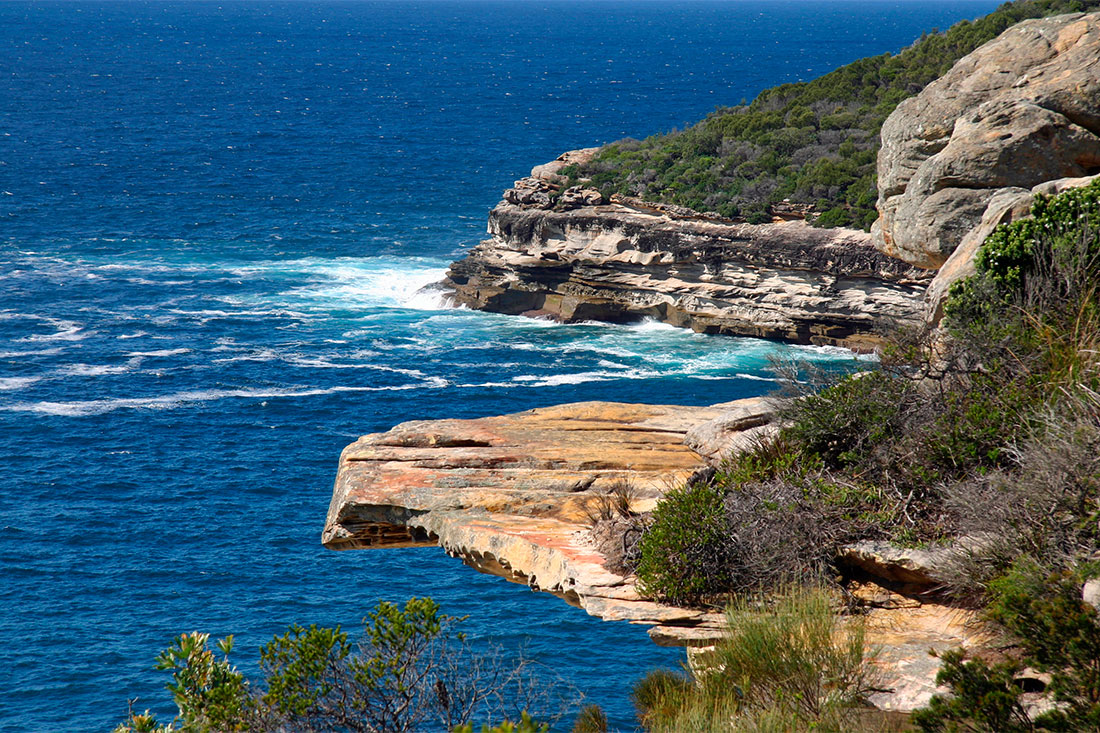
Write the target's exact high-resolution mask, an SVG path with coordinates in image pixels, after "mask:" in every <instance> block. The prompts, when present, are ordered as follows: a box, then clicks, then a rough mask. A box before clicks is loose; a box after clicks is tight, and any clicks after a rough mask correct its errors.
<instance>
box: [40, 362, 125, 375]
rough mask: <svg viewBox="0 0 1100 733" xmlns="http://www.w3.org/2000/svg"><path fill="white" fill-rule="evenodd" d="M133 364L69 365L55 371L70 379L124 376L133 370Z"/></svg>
mask: <svg viewBox="0 0 1100 733" xmlns="http://www.w3.org/2000/svg"><path fill="white" fill-rule="evenodd" d="M134 366H135V363H134V362H133V361H131V363H129V364H124V365H115V366H109V365H106V364H69V365H68V366H63V367H61V368H60V369H58V370H57V373H58V374H64V375H66V376H72V377H100V376H103V375H105V374H124V373H126V372H128V371H130V370H131V369H133V368H134Z"/></svg>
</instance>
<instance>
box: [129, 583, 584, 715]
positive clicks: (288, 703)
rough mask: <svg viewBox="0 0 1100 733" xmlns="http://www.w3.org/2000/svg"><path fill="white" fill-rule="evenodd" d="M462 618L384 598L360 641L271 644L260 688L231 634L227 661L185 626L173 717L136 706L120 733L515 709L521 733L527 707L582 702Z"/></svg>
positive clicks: (304, 632) (321, 630)
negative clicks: (232, 660)
mask: <svg viewBox="0 0 1100 733" xmlns="http://www.w3.org/2000/svg"><path fill="white" fill-rule="evenodd" d="M460 621H462V619H460V618H456V617H453V616H447V615H445V614H443V613H441V612H440V607H439V604H437V603H436V602H435V601H433V600H432V599H430V598H412V599H410V600H409V601H408V602H407V603H406V604H405V606H404V608H401V607H398V606H397V605H395V604H392V603H388V602H385V601H383V602H381V603H379V604H378V606H377V607H376V608H375V609H374V610H373V611H371V612H370V613H369V614H368V615H367V618H366V619H364V624H365V628H364V633H363V636H362V638H361V639H360V641H359V642H358V643H352V642H350V641H349V640H348V635H347V634H346V633H345V632H344V631H342V630H341V629H340V628H339V627H337V628H325V627H318V626H316V625H314V626H310V627H308V628H305V627H302V626H297V625H295V626H291V627H290V628H289V629H288V630H287V632H286V633H285V634H283V635H281V636H276V637H274V638H273V639H272V640H271V642H269V643H268V644H266V645H265V646H264V647H263V648H262V649H261V653H260V667H261V669H262V670H263V671H264V680H263V681H262V683H261V684H256V685H250V684H249V682H248V681H247V680H246V679H245V678H244V676H243V675H242V674H241V673H240V672H238V671H237V669H236V668H235V667H233V666H231V665H230V664H229V659H228V655H229V652H230V650H231V649H232V644H233V640H232V637H228V638H226V639H224V640H222V641H220V642H217V645H216V646H217V649H218V650H219V651H221V652H222V655H223V656H222V657H221V658H218V657H217V656H216V655H215V653H214V652H213V651H212V650H210V649H209V648H208V641H209V635H207V634H201V633H194V634H184V635H182V636H180V637H178V638H177V639H176V640H175V642H174V643H173V646H171V647H169V648H168V649H167V650H165V651H164V652H163V653H162V654H161V655H160V656H158V657H157V668H158V669H163V670H171V671H172V672H173V676H172V681H171V682H170V683H169V684H168V689H169V690H170V691H171V692H172V696H173V699H174V700H175V702H176V705H177V707H178V708H179V715H178V716H177V718H176V720H175V721H174V723H173V724H172V725H168V726H161V725H160V724H159V723H158V722H157V720H156V718H155V717H154V716H152V715H150V714H149V713H148V712H146V713H144V714H136V713H134V712H133V711H131V713H130V716H129V718H128V719H127V721H126V722H125V723H124V724H122V725H121V726H119V727H118V728H117V729H116V733H169V732H170V731H173V730H175V728H173V725H176V724H178V725H179V726H180V729H182V730H185V731H197V732H199V733H206V732H207V731H219V732H220V731H237V730H248V731H283V730H295V731H352V732H354V733H404V732H406V731H413V730H426V729H430V730H447V731H449V730H453V729H455V728H457V727H460V726H463V725H465V724H467V723H468V721H470V720H471V719H472V718H473V717H475V716H479V717H480V718H482V719H488V720H489V722H490V724H492V723H493V721H494V719H495V720H501V721H504V720H506V719H507V717H508V716H511V717H512V718H513V719H519V720H520V721H521V723H520V724H519V727H518V728H516V729H515V730H517V731H526V730H527V728H525V727H523V726H524V725H526V724H527V723H529V722H530V720H529V718H523V717H521V716H522V714H523V713H524V712H525V711H526V710H528V709H539V710H540V714H544V715H545V714H547V713H548V712H549V713H557V715H560V712H563V711H564V710H565V708H566V707H567V706H568V705H569V704H571V703H575V702H576V701H577V700H576V699H574V698H575V695H574V694H573V693H574V691H573V690H572V688H569V687H567V686H563V685H562V684H561V683H560V681H559V680H556V679H546V677H545V676H544V675H539V674H537V670H536V669H535V668H534V666H533V663H532V662H530V661H529V660H526V659H523V658H521V659H520V660H519V662H518V663H514V664H506V663H504V662H503V661H501V659H502V657H503V655H501V654H500V651H499V650H498V649H488V650H486V651H475V650H474V649H472V648H471V647H470V645H469V644H468V643H467V641H466V637H465V635H464V634H462V633H460V632H457V631H455V629H454V627H455V625H456V624H457V623H459V622H460ZM554 706H556V707H557V708H558V709H557V710H551V711H547V710H546V708H547V707H554ZM557 715H549V717H550V719H551V720H554V719H556V717H557ZM524 721H526V723H525V722H524ZM531 725H532V726H534V724H531ZM504 729H505V730H507V728H504ZM531 729H532V730H539V728H538V727H537V726H535V727H533V728H531Z"/></svg>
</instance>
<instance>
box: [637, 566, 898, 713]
mask: <svg viewBox="0 0 1100 733" xmlns="http://www.w3.org/2000/svg"><path fill="white" fill-rule="evenodd" d="M727 623H728V625H729V633H728V634H727V635H726V636H725V637H724V638H722V639H720V640H719V641H718V643H717V644H716V646H715V647H714V649H713V651H710V652H708V653H707V655H706V658H705V659H704V660H702V670H701V671H699V672H698V673H696V674H695V675H693V676H691V677H689V676H688V675H684V674H680V673H677V672H673V671H670V670H655V671H654V672H651V673H650V674H648V675H647V676H645V677H643V678H642V679H641V680H639V681H638V682H637V683H636V684H635V686H634V690H633V694H632V698H633V700H634V704H635V708H636V709H637V712H638V719H639V720H640V721H641V722H642V724H643V725H644V726H645V728H646V730H649V731H696V732H698V733H707V732H709V731H714V732H716V733H717V731H746V732H748V731H796V730H815V731H822V732H823V733H825V732H828V731H835V732H836V733H841V732H842V731H843V732H853V731H861V730H872V729H875V730H881V729H882V728H881V727H877V726H876V727H874V728H872V727H870V726H869V722H868V721H866V720H864V719H863V717H862V711H861V709H860V703H862V701H863V699H864V698H865V697H866V695H868V694H869V693H870V692H872V691H873V690H874V687H875V678H874V675H873V673H872V672H871V670H872V667H871V666H870V665H869V664H868V662H869V660H868V658H867V655H866V650H865V648H864V642H863V627H862V624H861V622H860V620H859V619H858V617H849V618H844V617H841V616H839V615H837V614H836V613H835V612H834V598H833V597H832V596H831V595H830V593H828V592H827V591H826V590H824V589H823V588H819V587H817V588H814V587H811V588H791V589H788V590H787V591H786V592H782V593H780V594H778V595H777V596H773V597H772V598H771V599H770V600H768V601H767V602H765V601H763V600H760V599H752V600H750V599H740V600H738V601H736V602H734V603H733V604H732V605H731V606H730V607H729V608H728V609H727Z"/></svg>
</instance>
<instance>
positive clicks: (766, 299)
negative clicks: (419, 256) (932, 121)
mask: <svg viewBox="0 0 1100 733" xmlns="http://www.w3.org/2000/svg"><path fill="white" fill-rule="evenodd" d="M569 155H570V154H569V153H567V154H566V155H565V156H563V158H567V157H568V156H569ZM545 169H546V166H537V167H536V168H535V169H534V170H533V171H532V173H533V174H539V173H540V171H545ZM542 175H544V176H547V175H549V176H555V175H556V174H554V173H545V172H543V173H542ZM554 185H555V184H554V182H553V181H552V180H548V179H546V178H538V177H536V176H532V177H531V178H527V179H523V180H522V181H517V182H516V187H515V188H512V189H509V190H507V191H505V196H504V200H503V201H501V202H500V203H499V204H498V205H497V206H496V207H495V208H494V209H493V210H492V211H491V212H490V214H489V226H488V230H489V234H490V237H491V238H490V239H488V240H486V241H484V242H482V243H481V244H480V245H479V246H477V247H475V248H474V249H473V250H471V251H470V253H469V254H468V255H467V256H466V257H465V258H464V259H462V260H460V261H458V262H455V263H454V264H453V265H452V266H451V269H450V272H449V273H448V275H447V279H446V280H445V281H444V285H445V287H447V288H448V289H449V290H450V291H451V292H452V295H451V297H452V299H453V301H454V302H455V303H457V304H459V305H463V306H467V307H470V308H474V309H477V310H487V311H493V312H496V313H506V314H512V315H521V314H522V315H531V316H540V317H548V318H553V319H556V320H561V321H564V322H576V321H586V320H596V321H609V322H627V321H636V320H640V319H642V318H652V319H654V320H657V321H661V322H664V323H670V324H672V325H675V326H682V327H686V328H691V329H693V330H695V331H697V332H701V333H711V334H726V335H736V336H755V337H760V338H769V339H777V340H783V341H790V342H794V343H800V344H818V345H834V346H845V347H848V348H852V349H855V350H859V351H868V350H872V349H873V348H874V346H875V345H877V344H878V343H879V338H878V336H877V335H876V334H877V331H878V330H879V329H880V328H881V327H882V326H883V324H884V323H891V324H899V323H901V324H915V323H918V322H919V321H920V320H921V318H922V317H923V313H924V305H923V297H924V293H925V290H926V288H927V285H928V283H929V281H930V280H931V278H932V275H931V273H929V272H927V271H925V270H921V269H919V268H916V267H912V266H910V265H908V264H906V263H904V262H901V261H900V260H896V259H894V258H891V257H888V256H886V255H883V254H882V253H880V252H879V251H878V250H876V249H875V247H874V245H873V243H872V240H871V237H870V235H868V234H866V233H865V232H862V231H857V230H852V229H818V228H814V227H812V226H810V225H809V224H807V223H806V222H805V221H802V220H799V219H794V220H778V217H777V221H775V222H774V223H771V224H747V223H743V222H733V221H729V220H723V219H721V218H719V217H716V216H707V215H703V214H699V213H697V212H691V211H689V210H682V209H680V208H679V207H669V206H662V207H658V206H656V205H652V204H646V203H645V202H639V201H636V200H632V199H628V198H625V197H618V196H616V197H613V200H612V201H610V202H606V203H605V202H603V201H602V197H600V195H599V193H598V192H595V191H591V190H590V189H582V190H581V191H567V192H564V193H561V195H560V198H567V197H572V198H570V199H569V200H568V201H567V203H566V204H565V205H564V207H563V205H562V204H561V203H558V204H555V205H552V206H551V205H549V194H548V193H547V192H550V193H554V192H555V189H554V188H553V186H554ZM539 194H542V195H541V196H540V195H539ZM559 201H560V199H559ZM597 202H598V203H597Z"/></svg>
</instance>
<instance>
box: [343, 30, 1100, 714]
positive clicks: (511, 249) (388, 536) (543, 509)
mask: <svg viewBox="0 0 1100 733" xmlns="http://www.w3.org/2000/svg"><path fill="white" fill-rule="evenodd" d="M1097 58H1100V14H1092V15H1083V14H1079V13H1078V14H1070V15H1063V16H1058V17H1055V18H1048V19H1044V20H1036V21H1026V22H1024V23H1020V24H1019V25H1017V26H1014V27H1013V28H1012V29H1010V30H1008V31H1007V32H1005V33H1004V34H1002V36H1000V37H999V38H998V39H996V40H994V41H991V42H990V43H988V44H986V45H985V46H983V47H982V48H980V49H978V51H975V52H974V53H973V54H971V55H970V56H968V57H966V58H964V59H962V60H961V61H959V62H958V63H957V64H956V66H955V67H954V69H953V70H952V71H951V72H950V73H949V74H947V75H946V76H944V77H943V78H941V79H940V80H938V81H936V82H933V83H932V84H930V85H929V86H928V87H927V88H926V89H925V90H924V91H922V92H921V93H920V94H919V95H918V96H916V97H914V98H912V99H910V100H908V101H906V102H903V103H902V104H901V105H900V106H899V107H898V108H897V110H896V111H895V112H894V113H893V114H892V115H891V116H890V118H889V119H888V120H887V122H886V124H885V125H884V127H883V147H882V151H883V152H882V153H881V154H880V157H879V161H878V179H879V182H880V188H879V193H880V199H879V211H880V214H881V218H880V220H879V222H878V223H877V224H876V226H875V228H874V230H873V234H870V235H869V234H865V233H864V232H860V231H854V230H847V229H816V228H813V227H811V226H810V225H809V224H807V223H806V222H805V221H801V220H799V216H798V214H799V212H798V211H794V212H793V214H794V215H787V214H779V213H777V216H776V217H775V221H773V222H772V223H769V224H758V225H752V224H747V223H743V222H735V221H730V220H726V219H722V218H721V217H719V216H717V215H712V214H707V213H699V212H692V211H689V210H685V209H682V208H680V207H676V206H668V205H657V204H648V203H646V202H641V201H637V200H634V199H629V198H624V197H619V196H615V197H612V198H611V199H610V200H606V201H605V200H604V198H603V196H602V195H601V194H600V193H599V192H598V191H595V190H594V189H589V188H583V187H570V188H566V187H565V183H566V180H565V179H564V178H563V176H562V175H561V173H560V171H561V169H562V168H563V167H564V166H566V165H568V164H569V163H571V162H576V161H577V160H581V159H583V158H584V156H586V155H591V154H592V149H588V150H582V151H572V152H570V153H567V154H565V155H563V156H562V157H560V158H559V159H558V160H557V161H554V162H552V163H548V164H545V165H542V166H537V167H536V168H535V169H534V170H532V172H531V176H530V177H528V178H524V179H522V180H520V181H517V182H516V184H515V186H514V187H513V188H510V189H508V190H507V191H506V192H505V195H504V200H503V201H502V202H501V203H500V204H498V205H497V206H496V208H494V209H493V211H492V212H491V214H490V217H489V227H488V229H489V234H490V239H488V240H486V241H485V242H483V243H482V244H481V245H479V246H478V247H476V248H474V249H473V250H472V251H471V252H470V253H469V255H467V257H465V258H464V259H462V260H460V261H459V262H456V263H454V264H453V265H452V267H451V269H450V272H449V274H448V277H447V280H446V283H445V284H446V285H447V286H448V287H449V288H450V289H451V291H452V297H453V299H454V301H455V302H456V303H458V304H461V305H465V306H468V307H471V308H477V309H482V310H489V311H494V312H499V313H508V314H523V315H529V316H536V317H548V318H555V319H559V320H562V321H566V322H573V321H583V320H604V321H629V320H636V319H640V318H653V319H656V320H659V321H663V322H666V323H671V324H674V325H677V326H683V327H688V328H692V329H694V330H696V331H700V332H704V333H716V334H730V335H742V336H757V337H763V338H771V339H779V340H784V341H792V342H796V343H806V344H828V345H838V346H845V347H848V348H852V349H856V350H869V349H873V348H874V347H875V346H876V345H877V344H878V343H879V337H878V335H877V332H876V329H877V328H878V327H879V326H881V325H882V324H884V323H886V322H889V323H891V324H893V325H897V324H907V325H914V326H928V327H935V326H936V325H937V323H938V320H939V317H940V310H941V309H940V305H941V303H940V301H941V300H942V298H943V296H944V294H945V293H946V292H947V290H948V288H949V286H950V285H951V283H953V282H954V281H956V280H958V279H959V278H961V277H965V276H966V275H968V274H970V273H972V272H973V271H974V259H975V256H976V252H977V249H978V246H979V245H980V244H981V243H982V241H984V239H985V237H986V236H987V235H988V234H989V232H990V231H992V229H993V228H994V227H995V226H996V225H997V224H1000V223H1004V222H1008V221H1012V220H1014V219H1018V218H1020V217H1024V216H1028V215H1029V205H1030V203H1031V201H1032V200H1033V199H1034V197H1035V196H1036V195H1037V194H1047V193H1054V192H1057V191H1061V190H1064V189H1066V188H1072V187H1076V186H1081V185H1085V184H1086V183H1088V182H1089V181H1091V180H1093V179H1094V178H1095V177H1096V176H1097V175H1100V107H1098V105H1097V100H1098V99H1100V94H1098V91H1100V76H1097V75H1096V74H1095V73H1093V72H1094V70H1095V65H1096V59H1097ZM895 257H898V258H901V259H895ZM923 268H929V269H923ZM931 268H940V269H939V272H938V273H937V272H936V271H935V270H934V269H931ZM933 278H935V279H934V280H933ZM930 283H931V286H930ZM775 412H776V410H775V404H774V402H773V401H771V400H769V399H766V398H755V399H752V400H741V401H738V402H736V403H726V404H720V405H710V406H699V407H680V406H667V405H664V406H662V405H624V404H617V403H610V402H596V403H580V404H574V405H561V406H558V407H552V408H545V409H541V410H532V411H529V412H526V413H519V414H516V415H505V416H500V417H488V418H481V419H478V420H436V421H421V422H414V423H403V424H401V425H398V426H397V427H395V428H394V429H393V430H391V431H389V432H386V433H378V434H374V435H368V436H364V437H363V438H360V439H359V440H358V441H357V442H355V443H353V444H352V445H350V446H348V448H347V449H346V450H345V451H344V453H343V454H342V456H341V459H340V469H339V474H338V476H337V480H336V486H335V489H334V492H333V499H332V503H331V506H330V509H329V514H328V518H327V521H326V526H325V531H324V537H323V541H324V543H325V545H326V546H328V547H330V548H333V549H350V548H377V547H406V546H423V545H437V544H438V545H441V546H442V547H443V548H444V549H446V550H447V551H448V552H450V553H451V554H454V555H457V556H459V557H460V558H462V559H463V561H464V562H466V563H467V564H469V565H471V566H473V567H475V568H477V569H478V570H481V571H483V572H488V573H492V574H496V575H500V576H503V577H505V578H508V579H509V580H513V581H516V582H522V583H525V584H527V585H529V586H531V587H532V588H536V589H539V590H544V591H548V592H552V593H555V594H557V595H559V596H560V597H562V598H564V599H565V600H566V601H568V602H570V603H572V604H573V605H576V606H579V607H581V608H584V609H585V610H586V611H588V612H589V613H590V614H593V615H596V616H599V617H601V618H605V619H608V620H626V621H630V622H633V623H641V624H646V625H649V626H650V627H651V630H650V634H651V636H652V637H653V638H654V640H655V641H657V642H658V643H664V644H679V645H687V646H694V647H698V646H705V645H707V644H708V643H710V642H711V641H712V640H713V639H714V638H716V636H717V635H719V634H721V633H722V627H723V617H722V615H721V614H717V613H713V612H708V611H701V610H698V609H685V608H677V607H674V606H668V605H664V604H660V603H655V602H651V601H649V600H646V599H644V598H642V597H641V596H640V594H639V593H638V591H637V590H636V588H635V584H634V579H633V578H632V577H629V576H624V575H622V574H620V573H617V572H614V571H613V570H612V569H611V568H609V562H608V558H607V557H606V556H605V555H604V554H602V553H601V552H600V551H599V549H598V548H597V547H596V544H595V543H594V542H593V540H592V536H591V532H590V531H589V529H590V527H591V525H592V521H591V517H590V511H591V507H592V505H593V503H594V502H598V501H599V500H600V497H601V496H606V495H607V493H608V491H609V489H610V486H611V485H612V484H613V483H615V482H619V481H628V482H629V483H630V485H631V486H632V487H634V493H633V500H632V501H633V503H632V505H631V509H632V510H634V511H637V512H644V511H648V510H649V509H651V508H652V507H653V506H654V505H655V504H656V502H657V500H658V499H659V498H660V497H661V496H662V495H663V494H664V492H665V491H666V490H667V489H668V488H669V487H671V486H674V485H677V484H682V483H683V481H684V480H685V479H686V478H687V477H688V476H690V475H691V474H692V473H693V472H694V471H695V470H698V469H700V468H702V467H703V466H704V465H705V464H706V463H711V464H714V463H715V462H717V461H720V460H721V459H722V457H723V456H726V455H729V453H730V452H731V451H736V450H741V449H744V447H746V446H748V445H751V444H752V442H753V441H754V440H757V439H759V438H761V437H765V436H766V435H767V434H768V433H769V432H770V431H772V430H775V429H776V426H775V422H774V421H775ZM944 563H945V559H944V558H943V557H939V556H937V555H936V553H928V552H920V551H909V550H902V549H900V548H897V547H891V546H888V545H884V546H879V545H878V544H876V543H861V544H860V545H858V546H851V547H847V548H844V549H843V551H842V552H841V555H840V556H839V557H838V558H837V563H836V565H837V568H838V571H840V572H842V573H843V574H844V576H845V578H844V580H845V584H846V588H847V592H848V593H850V594H851V596H852V598H853V599H855V600H856V601H857V602H858V604H859V605H861V606H862V607H863V609H864V611H865V614H866V616H865V617H866V619H867V628H868V636H867V641H868V643H869V645H871V646H872V647H875V648H876V649H878V650H879V656H878V657H876V659H875V662H874V663H875V664H876V665H878V666H879V667H880V668H881V670H882V671H883V675H884V685H883V687H885V688H889V691H887V692H882V693H876V695H875V696H874V697H873V698H872V700H871V701H872V702H873V703H874V704H875V705H876V706H877V707H880V708H882V709H884V710H897V711H907V710H913V709H915V708H917V707H920V706H923V705H924V704H926V703H927V701H928V699H929V698H930V696H931V695H932V693H933V692H934V691H935V689H936V687H935V682H934V680H935V676H936V671H937V670H938V668H939V660H938V659H937V658H936V657H935V656H934V654H930V653H929V652H930V650H931V651H933V652H937V651H944V650H946V649H950V648H954V647H959V646H964V647H975V646H978V647H981V646H983V645H987V644H988V643H989V641H990V639H989V637H988V636H987V635H986V633H985V632H984V630H983V629H982V627H981V625H980V624H979V623H978V619H977V616H976V615H975V614H974V613H973V612H972V611H969V610H966V609H963V608H959V607H953V606H951V605H950V604H946V603H944V602H943V601H942V599H938V598H937V595H936V592H937V586H938V581H937V579H936V568H937V567H938V566H942V565H943V564H944Z"/></svg>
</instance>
